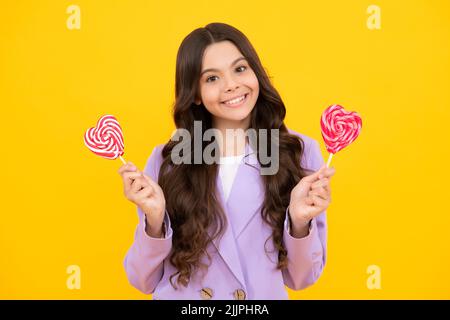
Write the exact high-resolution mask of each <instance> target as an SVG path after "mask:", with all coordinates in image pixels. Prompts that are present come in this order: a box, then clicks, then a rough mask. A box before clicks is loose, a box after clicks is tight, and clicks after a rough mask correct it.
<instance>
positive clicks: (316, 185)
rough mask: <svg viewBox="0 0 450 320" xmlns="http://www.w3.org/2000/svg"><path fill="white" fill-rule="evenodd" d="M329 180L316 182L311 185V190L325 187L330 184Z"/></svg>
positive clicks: (323, 179)
mask: <svg viewBox="0 0 450 320" xmlns="http://www.w3.org/2000/svg"><path fill="white" fill-rule="evenodd" d="M329 181H330V180H329V179H328V178H322V179H320V180H317V181H316V182H314V183H313V184H312V185H311V189H315V188H320V187H325V186H327V185H328V184H329Z"/></svg>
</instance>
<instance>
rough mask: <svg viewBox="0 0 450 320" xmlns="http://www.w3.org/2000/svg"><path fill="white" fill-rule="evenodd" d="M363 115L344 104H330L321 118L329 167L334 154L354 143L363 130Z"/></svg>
mask: <svg viewBox="0 0 450 320" xmlns="http://www.w3.org/2000/svg"><path fill="white" fill-rule="evenodd" d="M361 126H362V120H361V117H360V116H359V115H358V114H357V113H356V112H353V111H346V110H345V109H344V108H343V107H342V106H340V105H338V104H334V105H331V106H329V107H328V108H327V109H326V110H325V111H324V112H323V113H322V117H321V118H320V127H321V129H322V137H323V140H324V141H325V146H326V148H327V151H328V152H329V153H330V156H329V157H328V162H327V167H329V165H330V162H331V158H332V157H333V154H335V153H336V152H338V151H339V150H342V149H343V148H345V147H346V146H348V145H349V144H350V143H352V142H353V141H354V140H355V139H356V138H357V137H358V135H359V133H360V131H361Z"/></svg>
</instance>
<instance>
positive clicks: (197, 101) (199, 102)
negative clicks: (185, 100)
mask: <svg viewBox="0 0 450 320" xmlns="http://www.w3.org/2000/svg"><path fill="white" fill-rule="evenodd" d="M194 103H195V104H196V105H197V106H199V105H201V104H202V102H201V101H200V99H195V102H194Z"/></svg>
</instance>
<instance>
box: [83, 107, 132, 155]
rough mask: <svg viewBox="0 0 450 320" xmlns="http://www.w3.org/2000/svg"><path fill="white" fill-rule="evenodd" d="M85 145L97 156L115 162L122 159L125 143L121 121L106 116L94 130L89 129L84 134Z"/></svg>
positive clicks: (98, 122)
mask: <svg viewBox="0 0 450 320" xmlns="http://www.w3.org/2000/svg"><path fill="white" fill-rule="evenodd" d="M84 144H85V145H86V146H87V147H88V148H89V150H91V151H92V152H93V153H95V154H96V155H98V156H100V157H103V158H106V159H110V160H114V159H117V158H120V160H121V161H122V162H123V163H124V164H126V162H125V160H124V159H123V158H122V155H123V153H124V152H123V149H124V143H123V134H122V128H121V127H120V124H119V121H117V119H116V117H114V116H112V115H104V116H102V117H101V118H100V119H99V120H98V121H97V125H96V126H95V127H94V128H89V129H88V130H87V131H86V133H85V134H84Z"/></svg>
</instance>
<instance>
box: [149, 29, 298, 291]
mask: <svg viewBox="0 0 450 320" xmlns="http://www.w3.org/2000/svg"><path fill="white" fill-rule="evenodd" d="M226 40H228V41H231V42H232V43H233V44H234V45H235V46H236V47H237V48H238V49H239V50H240V52H241V53H242V55H243V56H244V57H245V58H246V59H247V61H248V63H249V65H250V67H251V68H252V70H253V71H254V72H255V74H256V76H257V78H258V81H259V88H260V89H259V96H258V99H257V102H256V105H255V107H254V108H253V110H252V112H251V115H250V117H251V121H250V128H253V129H256V131H257V132H258V130H259V129H267V131H268V132H269V133H270V129H279V142H278V143H279V170H278V172H277V173H276V174H274V175H261V179H263V183H264V186H265V199H264V203H263V205H262V207H261V215H262V218H263V220H264V221H265V222H266V223H267V224H268V225H269V226H270V227H271V228H272V234H271V237H269V238H268V239H267V240H266V242H265V250H266V244H267V241H268V240H269V239H270V238H272V239H273V243H274V248H275V249H276V250H278V263H277V269H282V268H285V267H286V266H287V251H286V248H285V247H284V245H283V241H282V240H283V227H284V226H283V224H284V219H285V212H286V208H287V206H288V205H289V200H290V193H291V190H292V188H293V187H294V186H295V185H296V184H297V183H298V182H299V181H300V179H301V178H303V177H304V176H305V175H306V174H305V171H304V169H303V168H302V167H301V166H300V159H301V156H302V154H303V150H304V143H303V141H302V139H301V138H300V137H298V136H296V135H291V134H290V133H289V132H288V130H287V128H286V126H285V125H284V123H283V120H284V117H285V115H286V108H285V106H284V103H283V101H282V100H281V97H280V95H279V94H278V92H277V90H276V89H275V88H274V87H273V85H272V84H271V82H270V80H269V77H268V75H267V73H266V72H265V70H264V68H263V66H262V64H261V62H260V60H259V57H258V55H257V53H256V51H255V49H254V48H253V46H252V45H251V43H250V41H249V40H248V39H247V37H246V36H245V35H244V34H243V33H242V32H240V31H239V30H237V29H236V28H234V27H232V26H230V25H227V24H224V23H211V24H208V25H207V26H205V27H204V28H198V29H196V30H194V31H192V32H191V33H190V34H189V35H188V36H186V38H184V40H183V41H182V43H181V45H180V48H179V50H178V54H177V61H176V75H175V81H176V82H175V103H174V106H173V118H174V122H175V125H176V128H177V129H181V128H182V129H186V130H188V131H189V132H190V134H191V137H193V136H194V121H201V124H202V132H205V130H207V129H210V128H212V117H211V114H210V113H209V112H208V111H207V109H206V108H205V106H204V105H203V104H201V105H200V106H198V105H195V100H196V98H197V97H199V81H200V72H201V68H202V58H203V54H204V51H205V49H206V47H207V46H209V45H211V44H213V43H216V42H220V41H226ZM192 140H193V139H192ZM266 141H267V144H268V145H267V148H266V150H271V149H270V145H269V144H270V142H271V140H270V139H267V140H266ZM181 142H182V141H181ZM178 143H180V142H179V141H174V140H173V139H171V140H170V141H169V142H167V143H166V144H165V146H164V148H163V150H162V157H163V162H162V164H161V168H160V173H159V177H158V183H159V184H160V186H161V188H162V189H163V192H164V195H165V199H166V209H167V211H168V213H169V217H170V220H171V225H172V229H173V238H172V248H173V250H172V252H171V254H170V262H171V263H172V265H174V266H175V267H176V269H177V272H176V273H175V274H172V275H171V276H170V282H171V284H172V286H173V287H174V288H175V289H177V286H176V285H174V283H173V282H172V279H173V277H175V276H176V275H178V279H177V283H178V284H181V285H184V286H187V285H188V283H189V281H190V278H191V275H192V274H193V272H196V270H198V269H199V268H200V267H203V268H205V267H206V268H207V267H208V266H209V265H210V263H211V257H210V255H209V254H208V252H207V250H206V248H207V246H208V244H209V243H210V242H212V240H213V239H215V238H216V237H221V236H222V235H223V233H224V231H225V230H224V229H225V228H226V227H227V225H228V224H227V219H226V215H225V214H224V210H223V208H222V207H221V204H220V202H219V200H218V196H217V193H216V179H217V173H218V167H217V164H216V163H213V164H206V163H202V164H187V163H182V164H174V163H173V161H172V159H171V151H172V149H173V148H174V147H175V146H176V145H177V144H178ZM207 145H208V143H206V142H203V144H202V146H203V150H204V148H205V147H206V146H207ZM191 150H192V151H191V152H192V154H191V156H192V157H193V153H194V147H193V141H192V148H191ZM255 153H256V156H257V159H258V161H259V163H260V164H261V161H260V157H259V153H258V151H257V150H255ZM202 154H203V153H202ZM192 159H193V158H192ZM266 166H267V165H266ZM261 167H264V165H263V164H261ZM208 229H212V230H215V232H214V233H213V235H212V236H211V237H210V236H209V234H208V232H207V231H208ZM266 252H267V250H266ZM203 254H205V255H206V256H207V257H208V260H209V264H205V263H202V262H201V257H202V255H203Z"/></svg>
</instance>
